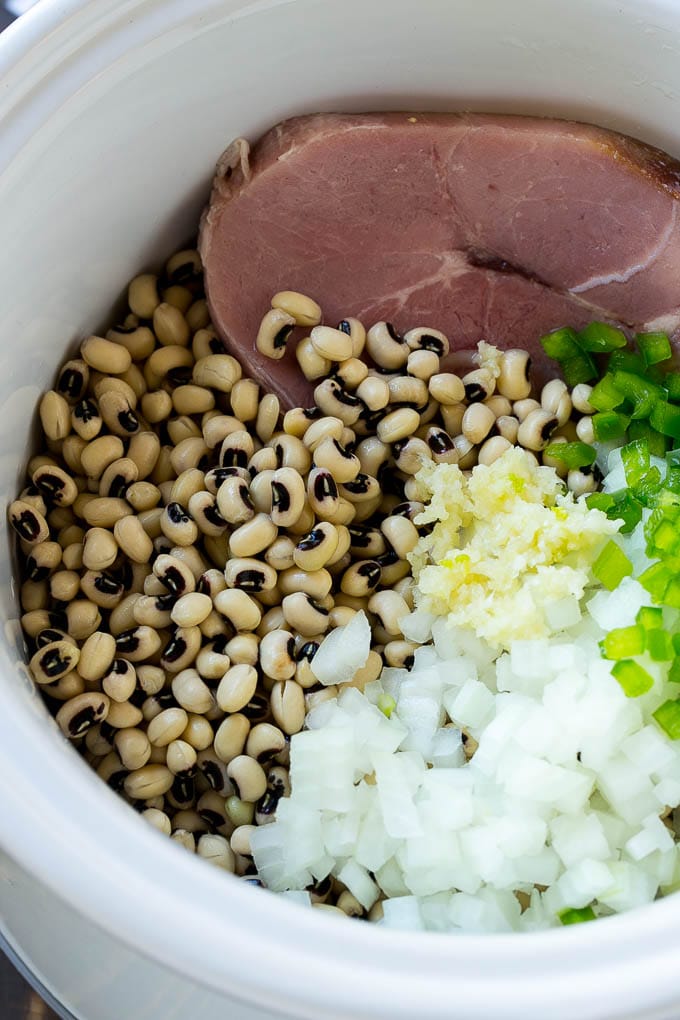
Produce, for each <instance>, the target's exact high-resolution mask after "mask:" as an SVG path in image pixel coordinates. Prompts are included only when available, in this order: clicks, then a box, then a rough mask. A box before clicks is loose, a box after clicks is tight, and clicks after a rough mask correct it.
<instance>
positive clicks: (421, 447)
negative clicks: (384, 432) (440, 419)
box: [394, 430, 446, 475]
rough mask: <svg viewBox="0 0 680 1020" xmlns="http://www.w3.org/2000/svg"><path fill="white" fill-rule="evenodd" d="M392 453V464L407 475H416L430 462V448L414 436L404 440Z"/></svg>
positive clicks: (422, 440)
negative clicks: (393, 457) (393, 454)
mask: <svg viewBox="0 0 680 1020" xmlns="http://www.w3.org/2000/svg"><path fill="white" fill-rule="evenodd" d="M430 431H435V430H430ZM436 431H441V430H436ZM445 434H446V433H445ZM394 453H395V460H394V462H395V464H396V466H397V468H398V469H399V471H404V472H405V473H406V474H407V475H415V474H417V473H418V472H419V471H420V469H421V467H422V466H423V464H426V463H427V461H429V460H432V451H431V449H430V447H429V446H428V444H427V443H426V442H425V440H424V439H418V438H417V437H416V436H411V437H410V438H409V439H406V440H405V441H404V442H403V444H400V445H399V446H398V448H397V447H395V450H394Z"/></svg>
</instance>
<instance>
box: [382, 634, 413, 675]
mask: <svg viewBox="0 0 680 1020" xmlns="http://www.w3.org/2000/svg"><path fill="white" fill-rule="evenodd" d="M416 647H417V646H416V645H415V644H413V642H411V641H403V640H401V641H400V640H397V641H388V642H387V644H386V645H385V647H384V649H383V655H384V658H385V663H386V664H387V665H388V666H394V667H396V668H398V669H409V670H410V669H412V668H413V663H414V662H415V651H416Z"/></svg>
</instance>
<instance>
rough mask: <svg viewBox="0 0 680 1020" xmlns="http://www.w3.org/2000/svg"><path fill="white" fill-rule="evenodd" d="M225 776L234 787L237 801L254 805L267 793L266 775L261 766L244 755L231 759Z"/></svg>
mask: <svg viewBox="0 0 680 1020" xmlns="http://www.w3.org/2000/svg"><path fill="white" fill-rule="evenodd" d="M227 775H228V776H229V778H230V779H231V781H232V783H233V784H234V786H235V787H236V791H237V794H238V796H239V799H240V800H242V801H245V802H246V803H247V804H254V803H255V802H256V801H258V800H259V799H260V797H263V796H264V794H265V793H266V791H267V775H266V773H265V771H264V769H263V768H262V766H261V765H260V764H259V763H258V762H256V761H255V759H254V758H249V757H248V755H246V754H240V755H237V756H236V758H232V760H231V761H230V762H229V765H228V766H227Z"/></svg>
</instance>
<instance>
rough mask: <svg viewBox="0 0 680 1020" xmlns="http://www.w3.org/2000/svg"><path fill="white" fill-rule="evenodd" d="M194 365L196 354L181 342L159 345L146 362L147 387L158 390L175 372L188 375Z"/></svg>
mask: <svg viewBox="0 0 680 1020" xmlns="http://www.w3.org/2000/svg"><path fill="white" fill-rule="evenodd" d="M193 365H194V356H193V354H192V353H191V351H189V350H187V348H186V347H182V346H181V345H179V344H173V345H172V346H170V347H158V348H157V349H156V350H155V351H154V352H153V354H152V355H151V356H150V357H149V358H147V360H146V361H145V363H144V380H145V382H146V385H147V388H148V389H149V390H151V391H153V390H158V389H160V388H161V385H162V384H163V383H165V382H166V380H169V379H170V378H172V376H173V373H174V374H179V373H181V374H182V376H185V375H188V373H189V372H190V371H191V369H192V367H193ZM183 381H188V379H186V380H184V379H183ZM194 381H195V380H194Z"/></svg>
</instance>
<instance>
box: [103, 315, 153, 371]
mask: <svg viewBox="0 0 680 1020" xmlns="http://www.w3.org/2000/svg"><path fill="white" fill-rule="evenodd" d="M106 339H107V340H112V341H113V343H116V344H121V345H122V346H123V347H126V348H127V350H128V351H129V352H130V357H131V358H132V360H133V361H144V359H145V358H148V357H149V355H150V354H151V353H152V352H153V349H154V347H155V346H156V337H155V336H154V335H153V332H152V331H151V330H150V329H149V327H148V326H140V325H139V320H138V319H136V318H135V320H133V321H132V322H131V323H130V324H129V325H122V326H114V327H113V329H109V330H108V331H107V334H106Z"/></svg>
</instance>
